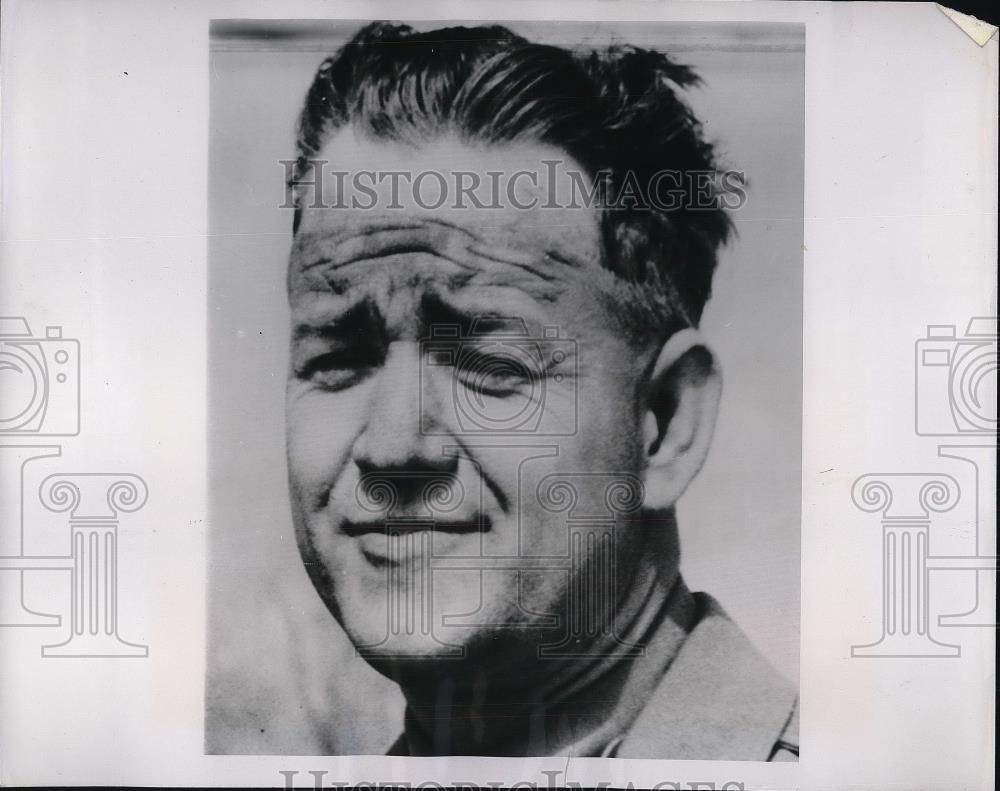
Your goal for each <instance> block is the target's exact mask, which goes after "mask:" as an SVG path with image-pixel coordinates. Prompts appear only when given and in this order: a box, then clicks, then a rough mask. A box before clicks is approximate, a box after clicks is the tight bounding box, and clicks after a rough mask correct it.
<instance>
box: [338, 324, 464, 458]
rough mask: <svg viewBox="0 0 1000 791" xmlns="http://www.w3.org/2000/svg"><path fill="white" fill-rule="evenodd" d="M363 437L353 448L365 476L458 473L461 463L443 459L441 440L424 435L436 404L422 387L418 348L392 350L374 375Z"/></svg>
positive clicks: (407, 344) (409, 345)
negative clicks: (375, 474)
mask: <svg viewBox="0 0 1000 791" xmlns="http://www.w3.org/2000/svg"><path fill="white" fill-rule="evenodd" d="M376 377H377V378H376V381H375V382H374V383H373V390H372V393H371V399H372V400H371V403H370V405H369V409H368V421H367V423H366V425H365V429H364V431H363V432H362V433H361V434H360V435H359V436H358V438H357V441H356V442H355V444H354V448H353V455H354V463H355V464H356V465H357V466H358V469H359V470H360V472H361V474H362V475H364V474H366V473H371V472H386V471H397V472H404V473H405V472H415V473H416V472H443V473H454V472H455V470H456V469H457V463H458V460H457V458H456V457H455V456H454V455H447V456H446V455H445V454H444V453H442V450H443V448H442V442H441V440H442V437H440V436H437V437H435V436H429V435H428V434H426V433H425V432H424V431H423V428H424V426H425V425H426V421H425V420H423V419H422V418H425V417H426V418H429V419H431V420H433V414H430V413H433V411H434V410H436V409H437V408H438V405H437V404H436V403H427V401H428V399H429V398H430V395H429V392H428V391H427V390H426V389H425V391H424V392H421V387H420V347H419V344H418V343H411V342H395V343H392V344H390V345H389V349H388V352H387V355H386V359H385V362H384V363H383V365H382V368H381V370H380V371H379V372H378V374H377V375H376Z"/></svg>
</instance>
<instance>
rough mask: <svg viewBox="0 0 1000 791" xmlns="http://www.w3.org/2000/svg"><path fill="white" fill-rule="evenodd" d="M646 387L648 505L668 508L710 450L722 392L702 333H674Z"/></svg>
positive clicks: (712, 357) (718, 376)
mask: <svg viewBox="0 0 1000 791" xmlns="http://www.w3.org/2000/svg"><path fill="white" fill-rule="evenodd" d="M646 387H647V392H646V399H645V403H646V407H647V412H646V415H645V417H644V422H643V433H644V440H645V443H646V445H645V447H646V450H647V453H648V458H647V465H646V471H645V477H646V481H645V484H646V506H647V507H649V508H654V509H661V508H669V507H671V506H672V505H673V504H674V503H675V502H676V501H677V499H678V498H679V497H680V496H681V495H682V494H683V493H684V490H685V489H687V487H688V484H690V483H691V481H692V480H693V479H694V476H695V475H697V474H698V470H700V469H701V466H702V464H703V463H704V461H705V457H706V456H707V455H708V448H709V444H710V443H711V440H712V433H713V431H714V429H715V418H716V415H717V414H718V410H719V399H720V397H721V395H722V376H721V374H720V372H719V368H718V365H717V364H716V360H715V355H714V354H712V352H711V350H710V349H709V347H708V345H707V344H706V343H705V340H704V338H703V337H702V335H701V333H699V332H698V331H697V330H695V329H690V328H689V329H684V330H681V331H680V332H677V333H674V335H672V336H671V337H670V339H669V340H668V341H667V342H666V343H665V344H664V345H663V348H662V349H661V350H660V354H659V356H658V357H657V359H656V363H655V364H654V365H653V369H652V372H651V374H650V376H649V379H648V381H647V383H646Z"/></svg>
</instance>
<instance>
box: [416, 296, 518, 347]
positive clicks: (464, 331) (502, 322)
mask: <svg viewBox="0 0 1000 791" xmlns="http://www.w3.org/2000/svg"><path fill="white" fill-rule="evenodd" d="M420 314H421V317H420V318H421V330H422V331H423V332H424V333H425V334H426V335H428V336H430V335H431V330H432V328H434V327H442V326H457V327H458V328H459V331H460V332H461V335H462V336H463V337H464V336H467V335H471V334H473V331H475V333H476V334H477V335H478V334H485V333H506V334H523V333H524V331H525V325H524V320H523V319H521V318H520V317H517V316H512V315H511V314H510V313H502V312H499V311H494V310H486V311H474V312H470V311H467V310H463V309H462V308H459V307H456V306H455V305H452V304H449V303H448V302H447V301H446V300H444V299H442V298H441V295H440V294H437V293H435V292H428V293H426V294H424V295H423V296H422V297H421V299H420Z"/></svg>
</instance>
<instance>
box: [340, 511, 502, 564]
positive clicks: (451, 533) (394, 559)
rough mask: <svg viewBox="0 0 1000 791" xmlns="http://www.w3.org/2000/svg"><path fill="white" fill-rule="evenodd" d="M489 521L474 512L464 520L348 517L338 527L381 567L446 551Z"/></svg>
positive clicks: (487, 526)
mask: <svg viewBox="0 0 1000 791" xmlns="http://www.w3.org/2000/svg"><path fill="white" fill-rule="evenodd" d="M492 525H493V522H492V520H491V519H490V518H489V516H487V515H485V514H477V515H475V516H474V517H472V518H470V519H467V520H457V519H456V520H430V519H418V520H413V521H408V520H403V519H392V520H381V521H363V522H354V521H350V520H349V521H346V522H344V523H343V524H342V525H341V527H340V531H341V532H342V533H343V534H345V535H347V536H349V537H351V538H352V539H354V540H355V541H356V542H357V543H358V548H359V549H360V550H361V554H362V555H364V557H365V559H366V560H367V561H368V562H369V563H371V564H372V565H373V566H378V567H384V566H399V565H401V564H403V563H412V562H415V561H419V560H421V559H426V560H428V561H429V559H430V557H431V556H433V555H437V556H440V555H446V554H449V553H450V551H452V550H453V549H454V548H455V547H457V546H458V545H460V544H462V543H467V542H469V541H470V540H473V539H474V538H475V537H478V536H481V535H482V534H484V533H486V532H488V531H489V530H490V529H491V528H492Z"/></svg>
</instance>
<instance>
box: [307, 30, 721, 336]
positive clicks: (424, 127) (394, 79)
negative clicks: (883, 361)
mask: <svg viewBox="0 0 1000 791" xmlns="http://www.w3.org/2000/svg"><path fill="white" fill-rule="evenodd" d="M699 81H700V80H699V78H698V76H697V75H696V74H695V73H694V72H693V71H692V70H691V69H690V68H689V67H687V66H684V65H681V64H679V63H677V62H675V61H674V60H673V59H671V58H670V57H669V56H668V55H666V54H664V53H662V52H658V51H653V50H649V49H642V48H639V47H633V46H625V45H616V46H611V47H608V48H606V49H603V50H589V51H586V52H574V51H572V50H568V49H563V48H560V47H555V46H549V45H545V44H537V43H533V42H531V41H528V40H527V39H525V38H523V37H521V36H518V35H516V34H514V33H513V32H511V31H510V30H508V29H507V28H505V27H501V26H496V25H493V26H483V27H447V28H440V29H438V30H431V31H426V32H416V31H414V30H413V29H412V28H410V27H408V26H405V25H397V24H391V23H387V22H373V23H371V24H368V25H366V26H365V27H363V28H362V29H361V30H360V31H358V33H357V34H356V35H355V36H354V37H353V38H352V39H351V40H350V41H348V42H347V43H346V44H344V45H343V46H342V47H341V48H340V49H339V50H338V51H337V52H336V53H334V54H333V55H331V56H330V57H328V58H327V59H326V60H324V61H323V63H322V64H321V65H320V67H319V69H318V71H317V73H316V76H315V79H314V80H313V83H312V85H311V86H310V88H309V91H308V94H307V95H306V100H305V106H304V107H303V109H302V113H301V115H300V117H299V122H298V137H297V143H296V147H297V151H296V153H297V157H298V158H297V165H296V168H295V170H294V172H293V174H292V178H291V182H290V184H294V183H296V182H298V181H300V180H302V179H303V178H304V176H305V173H306V172H307V170H308V169H309V167H310V162H311V161H312V160H314V159H315V158H316V157H317V155H318V154H319V152H320V150H321V149H322V147H323V146H324V144H325V143H326V142H327V141H328V140H329V139H330V137H332V135H333V134H334V133H335V132H336V131H338V130H339V129H341V128H342V127H344V126H346V125H348V124H350V125H353V126H355V127H357V128H358V129H360V130H361V131H363V132H366V133H367V134H368V135H370V136H373V137H375V138H377V139H386V140H397V141H407V142H411V143H416V144H419V143H420V142H421V141H426V140H429V139H432V138H434V137H435V136H439V135H442V134H446V133H448V134H454V135H456V136H457V137H459V139H463V140H469V141H484V142H490V143H498V142H516V141H532V142H540V143H547V144H551V145H554V146H557V147H559V148H561V149H563V150H564V151H566V152H567V153H568V154H570V155H571V156H572V157H574V158H575V159H576V160H577V161H578V162H579V163H580V164H581V165H583V166H584V167H585V168H586V169H588V171H589V172H590V174H591V175H592V176H593V175H596V174H597V173H598V172H603V173H604V174H605V175H606V176H607V177H608V178H609V181H610V183H609V184H607V186H608V187H609V188H610V190H611V191H614V190H615V189H616V187H617V188H620V185H622V184H623V183H624V179H625V178H626V175H627V174H630V173H631V177H632V178H638V180H639V183H641V184H645V183H648V181H649V179H650V177H651V176H653V174H655V173H657V172H660V171H663V170H672V171H675V172H681V173H686V172H690V171H702V172H714V171H716V161H715V152H714V148H713V146H712V144H711V143H710V142H709V141H707V140H706V139H705V137H704V134H703V131H702V127H701V124H700V122H699V121H698V119H697V118H696V117H695V115H694V114H693V112H692V111H691V109H690V107H689V106H688V105H687V103H686V102H685V101H683V100H682V99H681V98H680V97H679V95H678V93H679V92H680V91H681V90H683V89H685V88H688V87H690V86H693V85H696V84H698V83H699ZM715 204H716V208H709V209H705V208H695V207H690V206H686V205H681V206H679V207H678V208H676V209H674V208H671V209H670V210H669V211H661V210H656V209H650V208H641V209H640V208H631V209H620V208H616V209H604V210H603V211H602V219H601V224H602V228H601V232H602V240H603V259H604V260H603V262H602V264H603V266H605V267H606V268H607V269H609V270H611V271H612V272H614V273H616V274H618V275H620V276H621V277H622V278H623V279H625V280H626V281H628V282H630V283H632V284H636V285H641V286H642V288H641V290H642V291H643V292H646V294H647V295H648V294H649V292H650V291H651V290H653V291H658V292H659V294H660V299H661V300H665V301H666V302H667V303H669V306H670V312H671V313H672V314H673V316H672V319H670V323H671V324H674V325H675V327H676V326H677V325H683V324H692V325H693V324H696V323H697V322H698V321H699V319H700V317H701V313H702V310H703V308H704V305H705V302H706V301H707V300H708V297H709V294H710V292H711V283H712V274H713V272H714V270H715V266H716V259H717V251H718V248H719V247H720V246H721V245H722V244H723V243H724V242H725V241H726V240H727V239H728V237H729V235H730V233H731V230H732V226H731V222H730V219H729V217H728V215H727V214H726V212H725V211H724V210H723V209H722V208H721V207H719V206H718V201H715ZM298 218H299V212H298V209H297V210H296V219H295V227H296V228H297V226H298ZM661 314H662V312H661Z"/></svg>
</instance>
